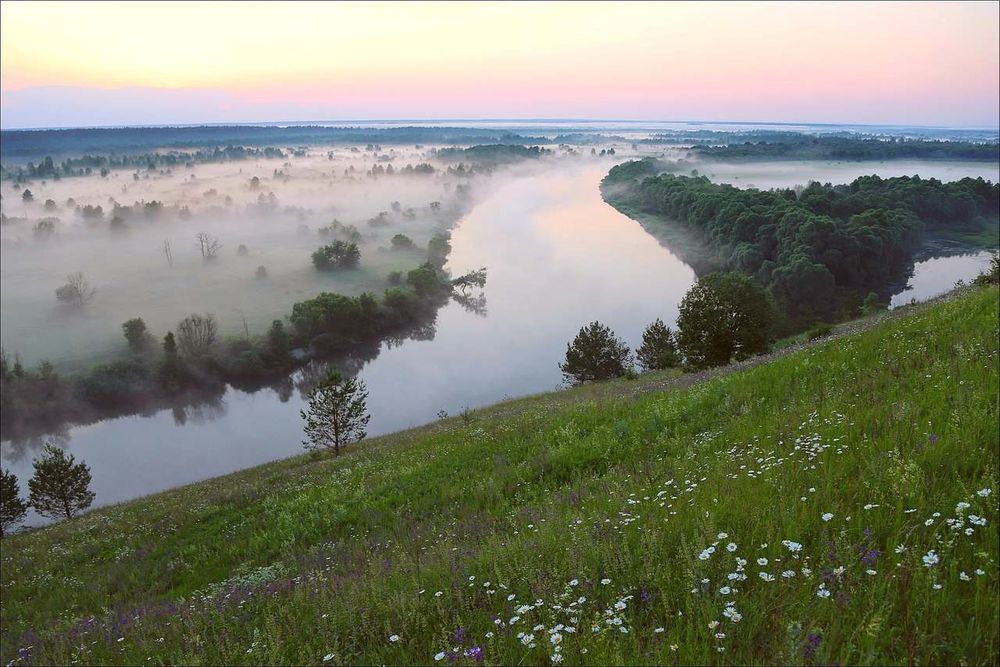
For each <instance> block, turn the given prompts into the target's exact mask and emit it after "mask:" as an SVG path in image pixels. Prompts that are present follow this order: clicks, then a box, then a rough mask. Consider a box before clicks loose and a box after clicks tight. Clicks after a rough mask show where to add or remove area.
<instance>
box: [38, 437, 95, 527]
mask: <svg viewBox="0 0 1000 667" xmlns="http://www.w3.org/2000/svg"><path fill="white" fill-rule="evenodd" d="M34 466H35V474H34V476H33V477H32V478H31V480H30V481H29V482H28V490H29V503H30V504H31V506H32V507H34V508H35V510H36V511H37V512H38V513H39V514H41V515H42V516H47V517H50V518H53V519H58V518H66V519H72V518H73V517H74V516H75V515H76V514H79V513H80V512H82V511H83V510H85V509H87V508H88V507H90V503H92V502H94V492H93V491H91V490H90V468H89V467H88V466H87V464H86V463H84V462H83V461H81V462H80V463H76V459H75V458H74V456H73V455H72V454H66V452H64V451H63V450H61V449H59V448H58V447H55V446H53V445H46V446H45V450H44V452H43V454H42V458H40V459H35V460H34Z"/></svg>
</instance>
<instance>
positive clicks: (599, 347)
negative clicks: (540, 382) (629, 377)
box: [559, 322, 632, 384]
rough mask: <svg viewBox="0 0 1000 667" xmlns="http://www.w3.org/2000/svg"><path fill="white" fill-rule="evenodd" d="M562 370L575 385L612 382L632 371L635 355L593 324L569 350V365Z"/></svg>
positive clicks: (612, 334)
mask: <svg viewBox="0 0 1000 667" xmlns="http://www.w3.org/2000/svg"><path fill="white" fill-rule="evenodd" d="M559 370H561V371H562V372H563V375H564V376H565V377H566V381H567V382H572V383H573V384H583V383H584V382H596V381H600V380H610V379H611V378H616V377H621V376H623V375H626V374H627V373H628V372H629V371H631V370H632V353H631V351H630V350H629V349H628V346H627V345H626V344H625V342H624V341H622V340H620V339H619V338H617V337H615V332H613V331H612V330H611V329H609V328H608V327H606V326H604V325H603V324H601V323H600V322H591V323H590V324H589V325H587V326H585V327H583V328H582V329H580V332H579V333H578V334H577V335H576V338H574V339H573V342H572V343H570V344H568V345H567V346H566V361H564V362H563V363H561V364H559Z"/></svg>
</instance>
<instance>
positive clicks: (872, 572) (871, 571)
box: [865, 570, 878, 575]
mask: <svg viewBox="0 0 1000 667" xmlns="http://www.w3.org/2000/svg"><path fill="white" fill-rule="evenodd" d="M865 574H869V575H876V574H878V572H876V571H875V570H865Z"/></svg>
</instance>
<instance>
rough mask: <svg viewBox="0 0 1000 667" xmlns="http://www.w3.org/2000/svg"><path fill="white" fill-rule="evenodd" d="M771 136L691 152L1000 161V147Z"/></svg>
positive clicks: (719, 156)
mask: <svg viewBox="0 0 1000 667" xmlns="http://www.w3.org/2000/svg"><path fill="white" fill-rule="evenodd" d="M788 134H791V135H792V136H769V137H767V138H766V139H764V140H759V141H745V142H743V143H736V142H735V141H733V140H732V139H731V138H730V139H729V140H728V141H729V143H726V144H725V145H708V144H697V145H695V146H693V147H692V148H691V152H692V153H694V154H696V155H698V156H699V157H703V158H710V159H716V160H898V159H903V158H912V159H921V160H983V161H992V162H996V161H998V160H1000V144H997V143H996V142H995V141H993V142H985V143H982V142H970V141H937V140H933V139H908V138H905V137H887V138H874V137H872V138H863V137H850V136H810V135H803V134H796V133H788Z"/></svg>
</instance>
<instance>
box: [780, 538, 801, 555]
mask: <svg viewBox="0 0 1000 667" xmlns="http://www.w3.org/2000/svg"><path fill="white" fill-rule="evenodd" d="M782 544H784V545H785V547H787V548H788V550H789V551H791V552H792V553H793V554H794V553H798V552H800V551H802V545H801V544H799V543H798V542H792V541H791V540H784V541H782Z"/></svg>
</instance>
